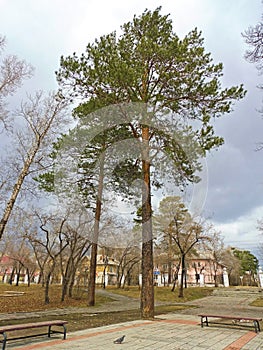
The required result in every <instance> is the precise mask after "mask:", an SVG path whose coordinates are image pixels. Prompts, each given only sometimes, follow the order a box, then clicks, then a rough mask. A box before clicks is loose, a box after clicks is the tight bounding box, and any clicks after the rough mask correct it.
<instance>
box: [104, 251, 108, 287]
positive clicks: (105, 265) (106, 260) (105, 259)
mask: <svg viewBox="0 0 263 350" xmlns="http://www.w3.org/2000/svg"><path fill="white" fill-rule="evenodd" d="M103 262H104V270H103V289H105V288H106V268H107V266H108V262H109V260H108V257H107V255H106V256H105V257H104V258H103Z"/></svg>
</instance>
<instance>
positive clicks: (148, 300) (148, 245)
mask: <svg viewBox="0 0 263 350" xmlns="http://www.w3.org/2000/svg"><path fill="white" fill-rule="evenodd" d="M142 135H143V142H144V144H143V145H142V147H143V149H142V171H143V184H142V241H143V243H142V289H141V317H142V318H143V319H152V318H154V287H153V240H152V206H151V184H150V159H149V128H148V127H143V128H142Z"/></svg>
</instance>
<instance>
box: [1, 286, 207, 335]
mask: <svg viewBox="0 0 263 350" xmlns="http://www.w3.org/2000/svg"><path fill="white" fill-rule="evenodd" d="M107 290H109V291H110V292H115V293H119V294H123V295H126V296H129V297H133V298H139V289H138V287H134V288H132V287H131V288H129V290H123V289H120V290H119V289H116V288H113V287H107ZM211 292H212V289H208V290H207V289H205V288H201V290H200V288H189V289H186V290H185V298H184V299H182V298H179V299H177V297H176V296H177V294H178V292H174V293H172V292H171V290H170V289H169V288H156V289H155V294H156V297H155V298H156V301H165V302H166V303H167V305H163V306H157V307H156V308H155V314H156V315H159V314H163V313H168V312H175V311H178V310H180V309H183V308H184V306H183V305H176V302H180V303H182V302H184V301H187V300H193V299H196V298H197V297H199V298H200V297H202V296H206V295H207V294H208V293H211ZM18 293H19V294H18ZM8 295H12V296H8ZM0 296H1V297H0V309H1V313H10V319H9V320H8V324H16V323H24V322H35V321H39V315H36V317H31V318H29V317H27V318H23V319H15V318H14V317H12V313H17V312H20V313H23V312H33V311H45V310H54V309H66V308H69V307H70V308H76V309H75V310H76V311H75V312H74V309H73V311H72V310H71V312H70V313H66V312H65V315H63V316H59V318H63V319H64V320H66V321H68V327H67V328H68V331H70V332H72V331H76V330H81V329H87V328H93V327H99V326H103V325H108V324H114V323H119V322H125V321H131V320H136V319H139V318H140V310H139V309H137V310H129V311H123V312H120V311H118V312H103V313H95V312H94V313H92V307H88V306H87V292H86V291H85V290H84V289H79V290H75V291H74V298H66V300H65V301H64V302H61V301H60V298H61V286H57V285H52V286H51V287H50V303H49V304H48V305H46V304H45V303H44V288H42V287H41V286H40V285H31V286H30V287H27V286H25V285H19V286H18V287H17V286H10V285H8V284H0ZM110 300H112V299H111V298H109V297H107V296H102V295H98V294H97V295H96V305H95V306H98V305H100V304H103V303H106V302H109V301H110ZM78 308H84V311H83V309H82V311H81V312H80V310H79V309H78ZM85 309H86V310H87V311H85ZM57 318H58V316H56V315H54V316H53V315H49V316H48V315H45V314H43V315H41V320H42V321H45V320H52V319H57ZM3 324H7V321H0V325H3Z"/></svg>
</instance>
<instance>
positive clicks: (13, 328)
mask: <svg viewBox="0 0 263 350" xmlns="http://www.w3.org/2000/svg"><path fill="white" fill-rule="evenodd" d="M67 323H68V322H67V321H62V320H55V321H49V322H48V321H42V322H34V323H22V324H13V325H8V326H0V333H3V332H8V331H19V330H22V329H29V328H40V327H48V326H62V325H63V324H67Z"/></svg>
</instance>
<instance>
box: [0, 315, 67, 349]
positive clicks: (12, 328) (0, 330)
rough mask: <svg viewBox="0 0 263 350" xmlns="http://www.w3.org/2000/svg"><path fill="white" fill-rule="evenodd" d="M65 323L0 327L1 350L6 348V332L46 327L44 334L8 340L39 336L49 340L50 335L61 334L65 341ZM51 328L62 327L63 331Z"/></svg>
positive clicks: (57, 321) (36, 323)
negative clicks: (0, 336)
mask: <svg viewBox="0 0 263 350" xmlns="http://www.w3.org/2000/svg"><path fill="white" fill-rule="evenodd" d="M67 323H68V322H67V321H62V320H54V321H43V322H34V323H23V324H14V325H7V326H0V334H2V335H3V340H0V343H2V344H3V347H2V350H4V349H5V347H6V342H7V332H14V331H21V330H25V329H33V328H43V327H48V330H47V332H46V333H42V334H33V335H21V336H20V337H15V338H14V337H13V338H9V339H8V340H18V339H23V338H29V337H36V336H41V335H46V334H47V336H48V337H49V338H50V336H51V334H52V333H61V334H63V339H64V340H65V339H66V332H67V329H66V326H65V325H66V324H67ZM52 327H63V331H59V330H54V329H51V328H52Z"/></svg>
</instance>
